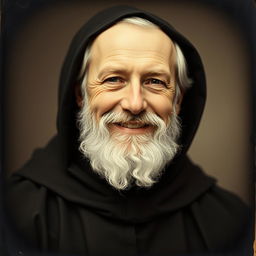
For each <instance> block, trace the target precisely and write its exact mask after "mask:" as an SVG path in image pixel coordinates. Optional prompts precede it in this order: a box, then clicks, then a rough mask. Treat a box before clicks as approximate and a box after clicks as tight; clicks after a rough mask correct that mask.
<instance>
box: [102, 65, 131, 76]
mask: <svg viewBox="0 0 256 256" xmlns="http://www.w3.org/2000/svg"><path fill="white" fill-rule="evenodd" d="M110 73H115V74H127V73H128V71H127V70H126V69H125V67H123V68H122V67H115V66H111V67H106V68H103V69H102V70H101V71H100V72H99V74H98V78H100V77H103V76H104V75H106V74H110Z"/></svg>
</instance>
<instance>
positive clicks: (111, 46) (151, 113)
mask: <svg viewBox="0 0 256 256" xmlns="http://www.w3.org/2000/svg"><path fill="white" fill-rule="evenodd" d="M175 57H176V56H175V50H174V46H173V43H172V41H171V40H170V39H169V37H167V36H166V35H165V34H164V33H163V32H162V31H161V30H160V29H158V28H145V27H139V26H136V25H134V24H126V23H119V24H117V25H115V26H113V27H111V28H110V29H108V30H106V31H105V32H103V33H102V34H100V35H99V36H98V37H97V38H96V40H95V41H94V43H93V44H92V48H91V54H90V61H89V66H88V72H87V74H86V90H87V91H86V92H85V97H84V99H82V98H81V96H79V93H78V91H76V94H77V102H78V105H80V106H81V110H80V111H79V113H78V124H79V129H80V136H79V141H80V147H79V150H80V152H82V154H83V155H84V156H85V157H87V158H88V159H89V160H90V163H91V166H92V169H93V170H94V171H96V172H97V173H98V174H99V175H101V176H102V177H104V178H105V179H106V180H107V181H108V183H109V184H110V185H112V186H113V187H115V188H116V189H126V188H127V187H129V186H131V185H132V184H133V182H135V184H136V185H138V186H142V187H150V186H152V184H154V183H155V182H156V181H157V179H158V178H159V177H160V175H161V173H162V171H163V169H164V166H165V165H166V164H167V163H168V162H169V161H171V160H172V159H173V157H174V156H175V155H176V153H177V152H178V150H179V145H178V144H177V139H178V137H179V134H180V123H179V120H178V117H177V115H176V113H177V112H178V111H177V109H179V105H178V104H176V105H175V108H176V109H175V110H176V111H174V109H173V104H172V102H173V97H174V93H175V91H174V88H175V86H174V85H175V76H174V74H175V67H174V66H175ZM77 88H78V87H77ZM177 106H178V108H177ZM175 112H176V113H175Z"/></svg>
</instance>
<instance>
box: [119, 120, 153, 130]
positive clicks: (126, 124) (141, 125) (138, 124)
mask: <svg viewBox="0 0 256 256" xmlns="http://www.w3.org/2000/svg"><path fill="white" fill-rule="evenodd" d="M114 124H115V125H118V126H121V127H125V128H129V129H139V128H146V127H148V126H149V124H146V123H143V122H139V121H129V122H120V123H114Z"/></svg>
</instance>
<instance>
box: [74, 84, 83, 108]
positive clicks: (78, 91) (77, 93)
mask: <svg viewBox="0 0 256 256" xmlns="http://www.w3.org/2000/svg"><path fill="white" fill-rule="evenodd" d="M75 96H76V104H77V106H78V107H80V108H81V107H82V105H83V97H82V93H81V86H80V84H76V85H75Z"/></svg>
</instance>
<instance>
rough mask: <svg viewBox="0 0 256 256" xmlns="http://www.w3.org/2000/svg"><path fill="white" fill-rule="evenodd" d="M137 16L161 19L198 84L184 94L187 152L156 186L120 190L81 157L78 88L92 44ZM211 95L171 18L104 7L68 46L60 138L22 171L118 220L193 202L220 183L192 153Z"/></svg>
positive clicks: (140, 217) (184, 146)
mask: <svg viewBox="0 0 256 256" xmlns="http://www.w3.org/2000/svg"><path fill="white" fill-rule="evenodd" d="M131 16H137V17H141V18H145V19H147V20H149V21H151V22H153V23H155V24H156V25H158V26H159V27H160V28H161V29H162V30H163V31H164V32H165V33H166V34H167V35H168V36H169V37H170V38H171V39H172V40H173V41H175V42H176V43H177V44H178V45H179V46H180V48H181V50H182V52H183V54H184V56H185V58H186V61H187V65H188V71H189V76H190V77H191V78H192V80H193V84H192V87H191V88H190V89H189V90H188V91H187V93H186V94H185V96H184V98H183V102H182V106H181V112H180V114H179V116H180V118H181V121H182V135H181V138H180V143H181V145H182V150H181V152H180V153H179V154H178V155H177V156H176V157H175V159H174V160H173V161H171V163H170V164H169V165H168V166H167V167H166V170H165V172H164V173H163V175H162V177H161V178H160V180H159V182H157V183H156V184H155V185H153V187H151V188H150V189H142V188H138V187H134V188H132V189H130V190H128V191H123V192H120V191H117V190H115V189H114V188H112V187H111V186H110V185H109V184H107V182H106V181H105V180H103V179H101V178H100V177H99V176H98V175H97V174H95V173H94V172H93V171H92V170H91V167H90V164H89V162H88V161H86V160H81V158H80V156H78V142H77V137H78V129H77V127H76V113H77V111H78V107H77V105H76V102H75V94H74V87H75V85H76V82H77V77H78V74H79V70H80V67H81V64H82V60H83V56H84V52H85V48H86V46H87V45H88V43H89V42H91V41H92V40H93V39H94V38H95V37H96V36H97V35H98V34H100V33H101V32H102V31H104V30H106V29H107V28H109V27H110V26H112V25H113V24H115V23H116V22H118V21H119V20H121V19H123V18H126V17H131ZM205 98H206V86H205V74H204V69H203V65H202V62H201V59H200V56H199V54H198V53H197V51H196V49H195V48H194V46H193V45H192V44H191V43H190V42H189V41H188V40H187V39H186V38H185V37H184V36H182V35H181V34H180V33H178V32H177V31H176V30H175V29H174V28H173V27H172V26H171V25H170V24H168V23H167V22H166V21H164V20H162V19H160V18H159V17H156V16H154V15H153V14H150V13H148V12H145V11H142V10H138V9H136V8H132V7H128V6H117V7H113V8H110V9H107V10H104V11H102V12H100V13H98V14H97V15H95V16H94V17H93V18H91V19H90V20H89V21H88V22H87V23H86V24H85V25H84V26H83V27H82V28H81V29H80V30H79V32H78V33H77V34H76V35H75V37H74V38H73V40H72V42H71V45H70V48H69V50H68V53H67V56H66V59H65V61H64V64H63V67H62V71H61V76H60V84H59V105H58V117H57V129H58V134H57V136H55V137H54V138H53V139H52V140H51V142H50V143H49V144H48V145H47V147H46V148H44V149H41V150H38V151H36V152H35V153H34V155H33V157H32V159H31V160H30V161H29V162H28V163H27V164H26V165H25V167H24V168H23V169H22V170H21V171H20V172H18V173H17V174H18V175H20V176H23V177H25V178H27V179H29V180H31V181H33V182H35V183H38V184H40V185H43V186H44V187H46V188H48V189H49V190H51V191H53V192H54V193H56V194H58V195H60V196H61V197H62V198H65V199H67V200H69V201H72V202H76V203H79V204H82V205H85V206H86V207H90V208H93V209H96V210H97V211H98V212H99V213H100V214H103V215H107V216H112V217H114V218H118V219H123V220H127V221H138V222H139V221H145V220H146V219H150V218H154V217H155V216H158V215H159V214H163V213H166V212H170V211H174V210H177V209H178V208H181V207H184V206H186V205H188V204H190V203H191V202H193V201H194V200H195V199H196V198H198V197H200V195H202V194H203V193H204V192H205V191H207V190H208V189H210V187H211V186H212V185H213V184H214V183H215V180H214V179H212V178H210V177H208V176H206V175H205V174H204V173H203V172H202V171H201V170H200V168H199V167H198V166H196V165H194V164H192V163H191V162H190V160H189V159H188V157H187V156H186V152H187V150H188V148H189V146H190V144H191V142H192V140H193V137H194V135H195V133H196V130H197V128H198V125H199V122H200V119H201V115H202V112H203V109H204V105H205ZM124 198H126V199H127V200H128V202H126V201H125V200H126V199H125V200H124ZM123 204H125V205H123ZM129 205H130V206H129ZM146 205H147V206H149V207H146ZM138 206H139V207H138ZM144 206H145V207H144ZM143 209H144V210H143ZM123 211H125V212H126V214H124V212H123Z"/></svg>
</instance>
